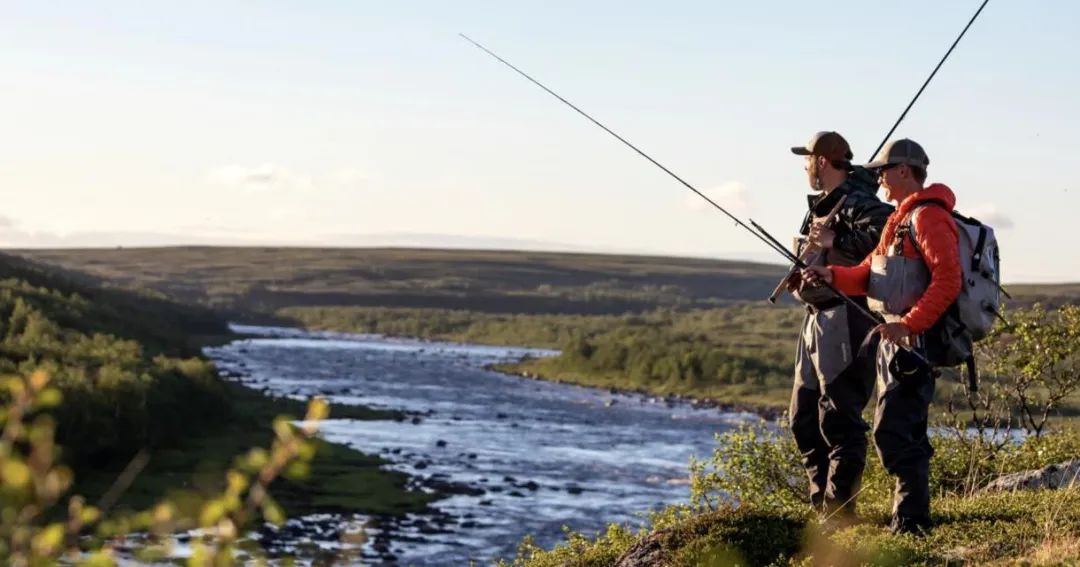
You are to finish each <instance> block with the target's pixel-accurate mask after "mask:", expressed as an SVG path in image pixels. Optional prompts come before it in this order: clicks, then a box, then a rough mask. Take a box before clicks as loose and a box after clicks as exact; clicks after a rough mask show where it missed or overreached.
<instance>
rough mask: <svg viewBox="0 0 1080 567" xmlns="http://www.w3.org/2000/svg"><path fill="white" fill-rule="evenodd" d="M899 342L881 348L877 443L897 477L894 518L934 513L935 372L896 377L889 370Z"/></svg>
mask: <svg viewBox="0 0 1080 567" xmlns="http://www.w3.org/2000/svg"><path fill="white" fill-rule="evenodd" d="M898 348H899V347H897V346H896V345H893V344H891V343H887V342H885V341H881V343H880V344H879V345H878V349H877V386H878V398H877V411H876V412H875V413H874V446H875V447H876V448H877V453H878V456H879V457H881V464H882V465H883V466H884V467H885V470H886V471H887V472H888V473H889V474H890V475H892V476H894V477H896V489H895V492H894V497H893V519H894V520H896V519H908V520H928V519H929V517H930V457H931V455H933V454H934V449H933V447H932V446H931V445H930V439H929V437H928V436H927V421H928V418H929V413H930V402H931V401H932V400H933V398H934V382H935V378H934V376H933V372H932V371H927V372H925V373H923V374H922V375H918V376H915V377H913V378H911V379H908V380H905V382H904V383H902V384H901V383H900V382H897V381H896V379H895V378H894V377H893V376H892V375H891V374H890V373H889V362H890V361H891V360H892V357H893V355H894V354H895V353H896V351H897V349H898Z"/></svg>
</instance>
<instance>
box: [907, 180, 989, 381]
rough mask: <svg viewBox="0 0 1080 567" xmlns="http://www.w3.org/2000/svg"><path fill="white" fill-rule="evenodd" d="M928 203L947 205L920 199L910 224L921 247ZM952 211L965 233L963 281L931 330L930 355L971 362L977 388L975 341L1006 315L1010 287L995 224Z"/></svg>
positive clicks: (949, 362) (947, 362) (939, 360)
mask: <svg viewBox="0 0 1080 567" xmlns="http://www.w3.org/2000/svg"><path fill="white" fill-rule="evenodd" d="M927 205H933V206H939V207H942V204H941V203H938V202H937V201H924V202H922V203H919V204H918V205H916V206H915V208H914V209H912V211H911V214H910V215H908V220H907V223H906V224H905V225H904V226H905V227H906V229H907V230H906V232H907V234H908V235H909V236H910V238H911V242H912V243H913V244H915V249H916V250H919V245H918V242H917V241H916V240H915V236H914V235H915V232H914V227H913V226H912V218H913V217H914V216H915V213H916V211H918V209H920V208H922V207H924V206H927ZM943 208H944V207H943ZM951 214H952V217H953V219H954V220H955V221H956V228H957V232H958V233H959V246H960V250H959V257H960V267H961V271H962V272H963V281H962V282H961V286H960V295H958V296H957V297H956V301H955V302H954V303H953V304H952V305H950V306H949V309H948V310H947V311H946V312H945V315H943V316H942V317H941V319H940V320H938V322H937V323H936V324H935V325H934V327H933V328H932V329H931V330H930V331H927V333H926V339H927V355H928V358H929V359H930V362H931V363H933V364H934V365H936V366H956V365H958V364H961V363H964V364H966V365H967V370H968V383H969V387H970V388H971V389H972V391H974V390H975V387H976V381H975V380H976V378H975V356H974V343H975V342H977V341H980V340H982V339H984V338H986V336H987V335H988V334H990V331H991V330H992V329H993V328H994V323H995V322H997V320H998V319H1002V320H1004V318H1003V317H1002V315H1001V295H1002V293H1004V290H1003V289H1002V288H1001V254H1000V251H999V249H998V243H997V237H995V236H994V229H993V228H991V227H990V226H987V225H985V224H983V223H981V222H979V221H978V220H976V219H973V218H970V217H966V216H964V215H961V214H960V213H957V212H956V211H951ZM919 255H920V256H921V255H922V250H919ZM1006 296H1007V294H1006Z"/></svg>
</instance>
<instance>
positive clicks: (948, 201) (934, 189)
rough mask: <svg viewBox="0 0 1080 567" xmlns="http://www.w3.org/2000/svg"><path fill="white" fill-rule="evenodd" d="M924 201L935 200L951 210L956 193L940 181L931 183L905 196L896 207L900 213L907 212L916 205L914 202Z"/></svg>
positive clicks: (954, 203)
mask: <svg viewBox="0 0 1080 567" xmlns="http://www.w3.org/2000/svg"><path fill="white" fill-rule="evenodd" d="M924 201H936V202H937V203H938V204H940V205H942V206H943V207H945V208H946V209H948V210H949V211H952V210H953V208H954V207H955V206H956V195H954V194H953V192H952V189H949V187H948V186H946V185H944V184H942V183H933V184H931V185H930V186H929V187H927V188H925V189H923V190H922V191H919V192H918V193H914V194H912V195H908V196H907V198H906V199H904V201H903V202H902V203H900V206H899V207H897V209H898V210H899V211H900V212H901V214H903V213H907V212H908V211H910V210H911V209H912V207H914V206H915V205H916V203H921V202H924Z"/></svg>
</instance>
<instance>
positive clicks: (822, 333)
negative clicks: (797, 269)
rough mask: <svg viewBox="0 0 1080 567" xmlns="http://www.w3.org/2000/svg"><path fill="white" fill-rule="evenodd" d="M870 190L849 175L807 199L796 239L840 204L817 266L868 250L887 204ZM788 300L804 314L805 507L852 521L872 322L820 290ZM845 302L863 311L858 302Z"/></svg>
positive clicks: (797, 418) (798, 400) (854, 258)
mask: <svg viewBox="0 0 1080 567" xmlns="http://www.w3.org/2000/svg"><path fill="white" fill-rule="evenodd" d="M876 191H877V186H876V184H874V182H873V178H872V177H871V176H869V175H867V174H866V172H865V171H864V170H856V171H855V172H852V174H851V175H850V176H849V177H848V179H847V180H846V181H845V182H844V183H843V184H842V185H841V186H840V187H838V188H836V189H835V190H833V191H832V192H830V193H829V194H827V195H824V196H821V197H812V198H811V201H810V212H809V213H808V214H807V218H806V220H805V221H804V222H803V227H802V232H803V234H806V233H807V232H808V231H809V225H810V221H811V220H812V218H813V217H814V216H820V215H823V214H826V213H827V212H828V211H829V210H831V209H832V207H833V205H834V203H836V202H837V200H838V199H841V198H845V199H846V200H845V202H844V205H843V207H842V208H841V210H840V213H839V214H838V215H837V220H836V223H835V224H834V226H833V230H834V231H835V232H836V238H835V240H834V245H833V248H832V249H830V250H828V251H827V252H826V254H825V255H824V257H823V258H822V259H823V261H824V263H826V264H830V265H841V266H849V265H854V264H857V263H859V262H860V261H861V260H862V259H863V258H865V257H866V256H867V255H868V254H870V253H871V252H872V251H873V250H874V247H875V246H876V245H877V243H878V239H879V238H880V235H881V229H882V226H883V225H884V224H885V220H886V218H887V217H888V216H889V213H891V212H892V207H891V206H889V205H887V204H885V203H882V202H881V201H880V200H878V198H877V197H876V196H875V192H876ZM796 296H797V298H798V299H799V300H800V301H802V302H803V304H804V305H805V306H806V309H807V315H806V318H805V319H804V320H803V326H802V332H801V333H800V336H799V343H798V350H797V355H796V364H795V385H794V388H793V389H792V393H791V407H790V419H791V431H792V433H793V434H794V437H795V443H796V445H797V446H798V448H799V452H800V453H802V457H803V466H804V467H805V468H806V474H807V477H808V479H809V481H810V501H811V503H812V504H813V505H814V507H815V508H817V509H818V510H822V511H824V512H826V513H830V514H831V513H833V512H835V511H839V512H840V513H841V514H848V515H853V514H854V512H855V496H856V494H857V493H858V490H859V482H860V479H861V478H862V473H863V469H864V468H865V466H866V448H867V438H866V433H867V431H869V430H870V426H869V425H868V424H867V423H866V421H865V420H863V418H862V412H863V409H864V408H866V404H867V403H868V402H869V400H870V396H871V394H872V392H873V389H874V377H875V367H874V356H873V354H872V353H870V354H865V355H859V352H858V351H859V344H860V343H861V341H862V340H863V337H865V336H866V334H867V333H868V332H869V331H870V329H871V328H873V326H874V324H873V322H871V321H869V320H868V319H867V318H866V317H863V316H861V315H859V314H857V313H855V312H854V311H853V310H850V308H849V307H848V306H847V305H845V304H844V303H843V301H842V300H840V299H838V298H836V297H835V296H833V295H832V294H831V292H829V291H827V290H824V289H816V290H815V289H813V288H812V289H809V290H805V291H803V292H800V293H798V294H796ZM853 299H855V300H856V301H858V302H859V303H862V304H863V305H864V306H865V298H862V297H856V298H853Z"/></svg>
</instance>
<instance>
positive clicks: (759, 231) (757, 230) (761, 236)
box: [459, 34, 925, 361]
mask: <svg viewBox="0 0 1080 567" xmlns="http://www.w3.org/2000/svg"><path fill="white" fill-rule="evenodd" d="M459 35H461V37H462V38H464V39H465V40H466V41H468V42H469V43H471V44H473V45H475V46H476V47H477V48H479V49H481V50H482V51H484V52H485V53H487V54H488V55H490V56H492V57H494V58H495V59H496V60H498V61H499V62H500V63H502V64H503V65H506V66H507V67H509V68H510V69H512V70H513V71H514V72H516V73H518V74H519V75H521V76H523V77H525V78H526V79H528V80H529V81H530V82H532V83H533V84H535V85H536V86H538V87H540V88H541V89H543V90H544V91H546V92H547V93H548V94H550V95H551V96H553V97H555V98H557V99H559V100H560V101H561V102H562V103H563V104H566V105H567V106H569V107H570V108H572V109H574V110H575V111H576V112H577V113H578V114H581V115H582V116H584V117H585V118H587V119H588V120H589V121H590V122H592V123H593V124H596V125H597V126H599V127H600V128H601V129H603V130H604V131H605V132H607V133H608V134H611V135H612V136H614V137H615V139H617V140H619V141H620V142H622V143H623V144H625V145H626V146H628V147H629V148H630V149H632V150H634V151H635V152H637V153H638V154H639V155H641V156H642V157H644V158H645V159H647V160H649V162H651V163H652V164H653V165H655V166H656V167H658V168H660V169H661V170H663V172H664V173H667V174H668V175H670V176H671V177H673V178H674V179H675V180H676V181H678V182H679V183H681V184H682V185H683V186H685V187H686V188H687V189H689V190H691V191H693V192H694V193H695V194H697V195H698V196H699V197H701V198H702V199H704V200H705V201H706V202H708V203H709V204H710V205H712V206H713V207H715V208H716V209H717V210H719V211H720V212H721V213H723V214H724V215H726V216H727V217H728V218H729V219H731V220H732V221H734V222H735V225H736V226H738V227H740V228H742V229H744V230H746V231H747V232H749V233H750V234H753V235H754V237H755V238H757V239H758V240H760V241H761V242H763V243H764V244H765V245H766V246H768V247H769V248H771V249H772V250H775V251H776V252H777V253H779V254H780V255H781V256H783V257H784V258H785V259H786V260H788V261H789V262H791V263H792V264H794V265H795V266H798V267H799V268H807V267H809V266H808V265H807V264H806V262H804V261H803V260H802V259H800V258H799V257H798V256H796V255H795V254H794V253H792V252H791V251H790V250H788V249H787V248H786V247H785V246H784V245H783V244H781V243H780V242H779V241H777V240H776V238H774V237H773V236H772V235H771V234H769V232H768V231H766V230H765V229H764V228H762V227H761V226H760V225H759V224H758V223H756V222H754V220H753V219H748V220H749V222H750V224H751V225H753V226H752V227H751V226H750V225H748V224H746V223H745V222H743V221H742V220H741V219H739V217H737V216H735V215H734V214H732V213H731V212H730V211H728V210H727V209H725V208H724V207H722V206H720V204H718V203H717V202H716V201H713V200H712V199H710V198H709V197H708V196H706V195H705V194H704V193H702V192H701V191H699V190H698V189H697V188H696V187H694V186H693V185H691V184H690V183H688V182H687V181H686V180H684V179H683V178H681V177H679V176H678V175H676V174H675V173H674V172H673V171H671V170H670V169H668V168H666V167H664V165H663V164H661V163H660V162H658V161H656V160H655V159H653V158H652V156H650V155H649V154H647V153H645V152H644V151H642V150H641V149H639V148H638V147H637V146H635V145H634V144H631V143H630V142H629V141H627V140H626V139H625V138H623V137H622V136H620V135H618V134H616V133H615V132H614V131H613V130H611V129H610V128H608V127H607V126H604V124H602V123H601V122H600V121H598V120H597V119H595V118H593V117H592V116H590V115H589V114H588V113H586V112H585V111H584V110H581V109H580V108H578V107H577V106H575V105H574V104H573V103H571V102H570V101H568V100H566V99H565V98H563V97H562V96H560V95H559V94H558V93H556V92H555V91H553V90H551V89H549V88H547V87H546V86H544V84H543V83H541V82H540V81H537V80H536V79H534V78H532V77H531V76H529V74H528V73H525V72H524V71H522V70H521V69H518V68H517V67H515V66H514V65H513V64H511V63H510V62H509V61H507V60H505V59H503V58H502V57H499V56H498V55H497V54H496V53H495V52H493V51H491V50H490V49H488V48H486V47H484V46H483V45H481V44H479V43H477V42H476V41H473V40H472V39H471V38H470V37H468V36H466V35H465V34H459ZM820 283H821V285H822V286H824V287H825V288H827V289H828V290H829V291H831V292H832V293H834V294H836V296H837V297H839V298H841V299H842V300H843V301H844V302H846V303H847V304H848V305H850V306H851V307H853V308H855V309H856V310H857V311H858V312H859V313H861V314H862V315H863V316H865V317H868V318H870V319H871V320H872V321H874V322H875V323H880V322H881V319H880V318H878V317H877V316H875V315H874V314H873V313H871V312H870V311H869V310H867V309H866V308H865V307H863V306H862V305H860V304H859V302H857V301H855V300H854V299H852V298H851V297H850V296H848V295H847V294H845V293H843V292H841V291H840V290H838V289H836V287H834V286H833V285H832V284H831V283H829V282H826V281H823V280H822V281H821V282H820ZM913 352H914V351H913ZM915 354H916V356H918V357H919V358H920V359H923V357H922V355H919V354H918V353H915ZM923 360H924V361H925V359H923Z"/></svg>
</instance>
